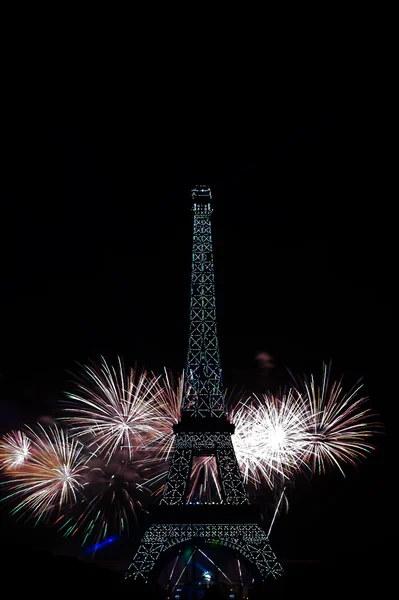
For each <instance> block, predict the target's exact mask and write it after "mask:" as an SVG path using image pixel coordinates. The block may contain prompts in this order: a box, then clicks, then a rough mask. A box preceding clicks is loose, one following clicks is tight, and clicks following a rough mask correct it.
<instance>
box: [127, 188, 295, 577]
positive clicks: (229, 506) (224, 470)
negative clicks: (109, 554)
mask: <svg viewBox="0 0 399 600" xmlns="http://www.w3.org/2000/svg"><path fill="white" fill-rule="evenodd" d="M192 200H193V206H192V210H193V213H194V232H193V254H192V270H191V306H190V335H189V346H188V353H187V364H186V369H185V383H184V390H183V398H182V411H181V420H180V422H179V423H178V424H176V425H175V426H174V433H175V445H174V451H173V455H172V460H171V464H170V468H169V472H168V478H167V482H166V484H165V487H164V490H163V495H162V498H161V500H160V503H159V505H157V506H155V505H154V506H152V507H150V509H151V510H150V523H149V525H148V527H147V529H146V531H145V533H144V536H143V537H142V539H141V542H140V545H139V547H138V549H137V551H136V553H135V555H134V557H133V560H132V562H131V564H130V565H129V568H128V571H127V573H126V576H125V577H126V579H130V578H133V579H134V580H140V579H141V580H144V581H148V579H149V577H150V574H151V572H152V571H153V569H154V567H155V565H156V563H157V561H158V560H159V559H160V558H161V555H162V554H163V553H165V552H166V551H168V550H169V551H170V550H171V549H172V548H173V546H176V551H177V547H181V546H182V545H183V544H187V543H194V544H196V545H197V546H199V545H201V544H202V545H207V544H215V543H216V544H218V545H221V546H226V547H228V548H231V549H232V550H234V551H235V552H236V553H238V554H239V555H241V556H242V557H243V558H244V560H245V559H246V561H247V563H249V565H250V567H251V570H252V572H253V576H254V579H255V580H257V581H264V580H265V579H266V578H269V577H271V578H274V579H277V578H278V577H279V576H281V575H282V574H283V570H282V567H281V565H280V563H279V562H278V561H277V558H276V556H275V554H274V552H273V550H272V548H271V546H270V544H269V540H268V536H267V534H266V533H265V531H264V529H263V527H262V517H261V514H260V510H259V509H258V508H257V507H255V506H251V505H250V502H249V498H248V494H247V491H246V488H245V485H244V481H243V477H242V475H241V472H240V469H239V466H238V463H237V458H236V455H235V452H234V447H233V443H232V439H231V436H232V434H234V425H233V424H232V423H231V422H229V421H228V419H227V413H226V406H225V399H224V394H223V384H222V369H221V363H220V355H219V344H218V337H217V328H216V303H215V284H214V266H213V251H212V235H211V214H212V207H211V200H212V196H211V190H210V188H209V187H208V186H205V185H199V186H196V188H195V189H194V190H192ZM196 456H211V457H214V459H215V460H216V465H217V471H218V476H219V485H220V494H221V501H220V502H219V503H216V504H215V503H206V502H195V503H189V502H188V495H189V486H190V477H191V471H192V466H193V459H194V457H196Z"/></svg>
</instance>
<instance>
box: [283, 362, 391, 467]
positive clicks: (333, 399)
mask: <svg viewBox="0 0 399 600" xmlns="http://www.w3.org/2000/svg"><path fill="white" fill-rule="evenodd" d="M330 371H331V365H330V366H327V365H326V364H324V365H323V375H322V380H321V384H320V385H317V384H316V383H315V380H314V377H313V375H312V376H311V377H310V379H308V378H306V377H305V378H304V379H303V380H295V379H294V390H295V394H296V395H297V398H298V400H299V401H301V402H302V403H303V404H304V405H305V406H306V407H307V410H308V412H309V415H310V418H309V426H308V427H307V428H306V433H305V435H304V439H305V441H306V444H305V448H304V450H305V452H304V460H305V461H306V462H308V463H310V464H311V466H312V469H313V471H314V472H319V473H325V472H326V470H327V467H328V466H332V467H337V468H338V469H339V470H340V471H341V473H342V474H343V475H344V471H343V465H345V464H351V465H353V466H355V465H356V464H357V463H358V462H359V460H361V459H363V458H366V455H367V454H368V453H370V452H371V451H372V450H374V448H375V447H374V446H373V445H372V444H371V443H370V442H369V439H370V437H371V436H374V434H375V433H377V432H378V430H379V429H380V428H381V424H380V423H377V422H375V421H372V420H371V419H372V415H371V412H370V408H368V407H367V406H366V402H367V400H368V398H367V397H366V396H359V392H360V390H361V388H362V385H361V384H357V385H356V386H354V387H353V388H352V389H350V390H349V392H347V393H345V392H344V391H343V389H342V377H341V378H340V379H339V380H336V381H332V382H330Z"/></svg>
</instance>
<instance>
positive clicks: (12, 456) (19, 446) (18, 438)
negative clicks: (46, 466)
mask: <svg viewBox="0 0 399 600" xmlns="http://www.w3.org/2000/svg"><path fill="white" fill-rule="evenodd" d="M30 446H31V441H30V439H29V438H28V437H27V436H26V435H25V433H24V432H23V431H11V432H10V433H6V434H5V435H4V436H3V437H2V439H1V440H0V469H4V470H5V471H12V470H13V469H18V467H20V466H21V465H23V464H24V463H25V461H26V460H27V458H28V457H29V454H30Z"/></svg>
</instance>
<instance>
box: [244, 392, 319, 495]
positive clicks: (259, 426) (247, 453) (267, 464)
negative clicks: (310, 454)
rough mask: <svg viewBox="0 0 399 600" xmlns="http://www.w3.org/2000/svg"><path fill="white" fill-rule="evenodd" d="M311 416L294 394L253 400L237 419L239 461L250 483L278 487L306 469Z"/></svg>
mask: <svg viewBox="0 0 399 600" xmlns="http://www.w3.org/2000/svg"><path fill="white" fill-rule="evenodd" d="M309 419H310V415H309V413H308V411H307V407H306V405H305V404H304V403H303V402H301V400H300V399H297V398H295V397H294V395H293V393H292V391H291V390H289V391H288V392H284V393H282V394H281V396H280V398H278V397H276V396H274V395H272V394H263V395H261V396H256V395H254V396H252V397H249V398H248V399H247V400H246V401H242V402H241V403H240V404H239V405H238V408H237V409H236V411H235V414H234V415H233V420H234V423H235V426H236V431H235V435H234V437H233V443H234V448H235V450H236V454H237V460H238V463H239V465H240V468H241V471H242V473H243V475H244V479H245V481H246V482H251V483H253V484H254V485H255V487H257V486H258V485H260V484H261V483H262V482H263V481H266V482H267V483H268V485H269V486H270V487H274V486H275V485H276V482H277V481H281V480H282V479H288V478H289V477H291V476H292V474H293V473H294V472H295V471H298V470H301V469H303V467H304V460H303V454H304V447H305V444H306V441H305V439H304V433H305V432H306V428H307V426H308V422H309Z"/></svg>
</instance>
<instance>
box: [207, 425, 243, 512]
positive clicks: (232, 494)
mask: <svg viewBox="0 0 399 600" xmlns="http://www.w3.org/2000/svg"><path fill="white" fill-rule="evenodd" d="M219 435H220V437H221V441H220V442H219V443H218V445H217V446H216V452H215V455H216V463H217V465H218V470H219V481H220V483H221V486H222V489H223V495H224V501H225V502H226V503H227V504H249V500H248V495H247V492H246V489H245V487H244V482H243V479H242V475H241V472H240V469H239V466H238V463H237V458H236V454H235V451H234V447H233V442H232V440H231V435H230V434H228V433H227V434H219Z"/></svg>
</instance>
